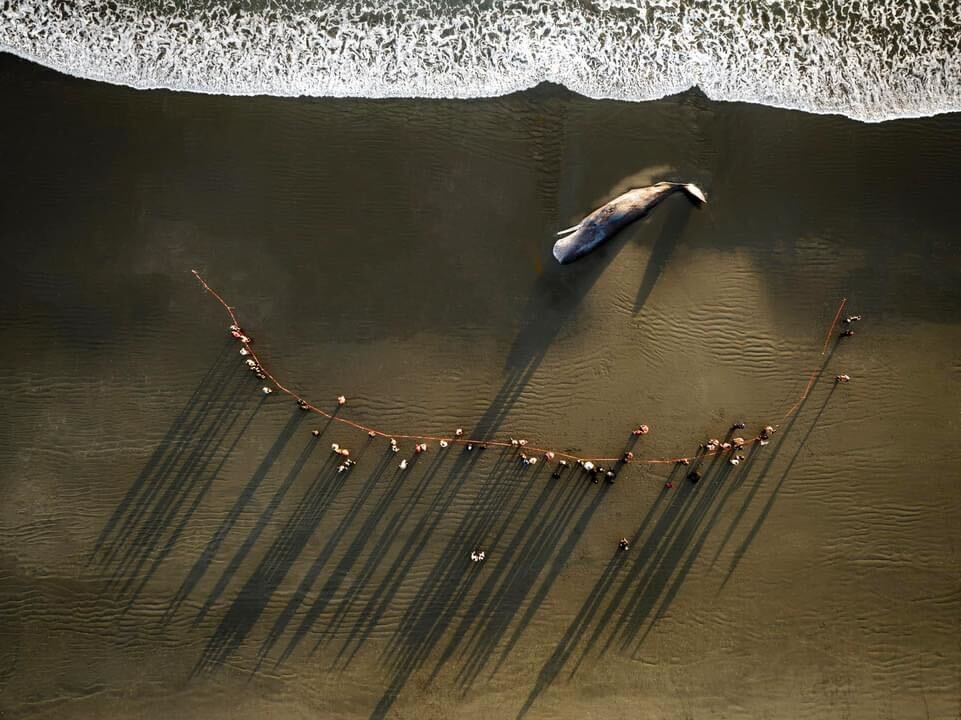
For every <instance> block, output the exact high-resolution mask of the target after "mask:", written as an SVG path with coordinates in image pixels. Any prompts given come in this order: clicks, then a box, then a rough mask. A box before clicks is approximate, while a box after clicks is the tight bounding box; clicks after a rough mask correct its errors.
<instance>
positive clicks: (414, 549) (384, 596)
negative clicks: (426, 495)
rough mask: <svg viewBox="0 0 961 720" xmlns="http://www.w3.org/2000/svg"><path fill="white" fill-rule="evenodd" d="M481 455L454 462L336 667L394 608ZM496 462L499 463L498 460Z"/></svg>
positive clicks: (386, 539)
mask: <svg viewBox="0 0 961 720" xmlns="http://www.w3.org/2000/svg"><path fill="white" fill-rule="evenodd" d="M488 452H489V451H488ZM479 456H480V451H478V450H475V451H474V452H467V451H464V452H462V453H461V454H460V455H459V457H458V458H457V459H456V460H455V463H454V467H453V468H452V469H451V470H450V472H449V473H448V474H447V477H446V478H445V480H444V482H443V484H442V485H441V486H440V488H438V490H437V492H436V493H435V494H434V496H433V497H432V499H431V501H430V503H429V504H428V506H427V508H426V510H425V511H424V512H423V513H422V514H421V516H420V518H419V520H418V521H417V523H416V524H415V525H414V527H413V528H412V530H411V533H410V537H409V539H408V541H407V542H406V543H405V544H404V546H403V547H402V548H401V550H400V552H399V553H398V555H397V557H396V558H395V559H394V561H393V562H392V563H391V565H390V567H389V568H388V569H387V572H386V575H385V577H384V578H383V579H382V580H381V583H380V585H379V587H378V588H377V589H376V591H375V592H374V593H373V594H372V596H371V598H370V600H369V601H368V602H367V603H365V605H364V607H363V608H362V609H361V610H360V612H359V615H358V618H357V620H355V622H354V624H353V626H352V627H351V630H350V631H349V633H348V636H347V639H346V640H345V641H344V644H343V647H342V648H341V650H340V651H339V652H338V655H337V658H336V659H335V661H334V664H335V665H338V664H339V665H340V666H341V667H346V666H348V665H349V664H350V663H351V661H352V660H353V658H354V656H355V655H356V654H357V652H358V651H359V650H360V648H361V647H362V646H363V644H364V642H365V641H366V640H367V639H368V638H369V637H370V636H371V634H372V633H373V632H374V630H375V628H376V627H377V625H378V624H379V622H380V620H381V619H382V618H383V616H384V614H385V613H386V612H387V610H388V609H389V608H390V607H391V605H392V603H393V601H394V598H395V597H396V595H397V593H398V591H399V590H400V588H401V586H402V584H403V582H404V580H405V578H407V577H408V576H409V573H410V571H411V569H412V568H413V566H414V563H415V562H416V561H417V558H418V557H420V556H421V554H422V553H423V552H424V550H425V549H426V547H427V545H428V542H429V541H430V538H431V537H432V536H433V534H434V532H435V530H436V529H437V527H438V525H439V524H440V522H441V520H442V519H443V517H444V515H445V514H446V512H447V510H448V509H449V508H450V507H451V505H452V504H453V502H454V499H455V498H456V497H457V494H458V492H459V491H460V489H461V487H462V483H463V480H464V479H465V478H466V477H467V475H468V473H469V472H470V470H471V469H472V468H473V466H474V463H475V462H476V461H477V460H478V459H479ZM497 462H500V461H499V460H498V461H497ZM428 474H429V473H428ZM427 484H428V483H427V480H426V479H425V482H424V483H423V484H422V485H421V487H420V490H419V492H417V493H415V495H414V497H412V498H411V499H410V500H408V502H407V504H406V506H405V508H402V509H401V510H400V511H399V512H398V513H397V514H396V515H395V516H394V518H393V519H392V520H391V522H389V523H388V524H387V525H386V526H385V528H384V530H383V532H382V534H381V537H380V539H379V540H378V542H377V544H376V546H378V547H388V546H389V543H390V540H391V538H392V537H394V535H395V534H396V533H397V532H399V530H400V528H401V527H402V526H403V525H404V523H405V522H406V520H407V519H409V517H411V516H412V514H413V510H414V508H415V506H416V504H417V502H418V500H419V498H420V494H422V493H423V491H424V490H425V489H426V487H427ZM382 557H383V556H382V555H379V554H377V555H374V556H373V557H372V558H370V559H369V560H368V563H367V566H366V567H365V568H364V572H366V573H368V574H369V575H372V574H373V572H374V570H375V569H376V566H377V565H378V564H379V563H380V561H381V558H382ZM359 591H360V588H359V587H358V588H357V590H356V592H359ZM320 643H321V639H318V641H317V643H316V644H315V645H314V648H313V649H312V650H311V654H313V653H314V652H316V651H317V649H318V648H319V647H320Z"/></svg>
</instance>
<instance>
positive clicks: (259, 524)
mask: <svg viewBox="0 0 961 720" xmlns="http://www.w3.org/2000/svg"><path fill="white" fill-rule="evenodd" d="M316 447H317V440H316V439H315V438H310V439H309V440H308V441H307V442H306V444H305V445H304V447H303V448H302V449H301V451H300V454H299V455H298V456H297V459H296V460H294V462H293V464H292V465H291V467H290V470H288V472H287V476H286V477H285V478H284V480H283V482H281V483H280V486H279V487H278V488H277V490H275V491H274V494H273V497H271V498H270V502H268V503H267V506H266V507H265V508H264V509H263V510H262V511H261V513H260V515H259V516H258V517H257V520H256V522H254V524H253V527H251V528H250V531H249V532H248V533H247V537H246V538H245V539H244V541H243V542H242V543H241V544H240V546H239V547H238V548H237V550H236V551H235V552H234V555H233V557H232V558H231V559H230V562H229V563H227V565H226V567H225V568H224V570H223V572H222V573H221V574H220V578H219V579H218V580H217V582H216V584H215V585H214V587H213V589H212V590H211V591H210V592H209V593H208V594H207V599H206V600H204V604H203V606H202V607H201V608H200V610H199V611H198V612H197V617H196V618H195V619H194V625H198V624H200V623H201V622H203V620H204V618H205V617H206V616H207V613H208V612H210V609H211V608H212V607H213V606H214V604H215V603H216V602H217V600H219V599H220V596H221V595H222V594H223V592H224V591H225V590H226V589H227V586H228V585H229V584H230V581H231V580H232V579H233V577H234V574H235V573H236V572H237V570H238V569H239V568H240V566H241V564H242V563H243V561H244V559H245V558H246V557H247V555H248V553H250V551H251V550H253V549H254V547H255V546H256V545H257V542H258V541H259V540H260V536H261V535H262V534H263V533H264V531H265V530H266V529H267V528H268V527H269V525H270V522H271V520H272V519H273V516H274V514H275V513H276V512H277V509H278V508H279V507H280V504H281V503H282V502H283V500H284V498H285V497H286V496H287V493H288V492H289V491H290V489H291V488H292V487H293V486H294V483H295V482H296V481H297V478H298V477H300V473H301V471H302V470H303V469H304V466H305V465H306V464H307V461H308V460H309V459H310V456H311V454H312V453H313V451H314V449H315V448H316Z"/></svg>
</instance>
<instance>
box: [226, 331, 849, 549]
mask: <svg viewBox="0 0 961 720" xmlns="http://www.w3.org/2000/svg"><path fill="white" fill-rule="evenodd" d="M859 320H861V315H849V316H847V317H846V318H845V319H844V325H845V326H846V327H845V328H844V329H843V330H842V331H841V337H842V338H847V337H852V336H853V335H854V330H853V329H851V327H850V326H851V325H852V324H853V323H855V322H857V321H859ZM229 330H230V334H231V336H232V337H233V338H235V339H236V340H238V341H239V342H240V344H241V349H240V354H241V356H242V357H244V358H245V363H246V365H247V367H248V369H249V370H250V371H251V372H252V373H253V374H255V375H256V376H257V378H258V379H260V380H264V379H266V378H267V373H266V371H265V370H264V369H263V367H262V366H261V365H260V364H259V363H258V362H257V360H256V359H255V357H251V356H252V355H253V353H252V352H251V351H250V349H249V346H250V345H251V344H252V343H253V339H252V338H251V337H250V336H249V335H247V334H246V333H245V332H244V330H243V328H241V327H240V326H239V325H237V324H236V323H233V324H231V325H230V328H229ZM834 382H835V383H848V382H851V376H850V375H848V374H846V373H842V374H839V375H835V376H834ZM261 390H262V392H263V394H264V395H271V394H272V393H273V392H274V390H273V388H272V387H270V386H269V385H264V386H263V387H262V388H261ZM295 402H296V403H297V407H298V408H299V409H300V410H303V411H309V410H312V409H313V408H312V407H311V406H310V405H309V404H308V403H307V401H305V400H303V399H301V398H295ZM346 404H347V398H346V396H344V395H338V396H337V406H338V408H340V407H343V406H344V405H346ZM745 427H746V426H745V424H744V423H742V422H736V423H734V425H732V427H731V430H730V433H729V434H728V437H729V438H730V440H724V441H722V440H719V439H718V438H710V439H709V440H708V441H707V442H705V443H702V444H701V445H700V446H699V450H700V451H701V452H703V453H704V454H705V455H708V454H714V453H717V452H721V453H726V452H730V453H731V457H730V458H729V459H728V462H729V463H730V464H731V465H734V466H737V465H739V464H740V463H741V462H743V461H744V460H745V455H744V454H743V453H742V452H741V451H742V450H743V448H744V446H745V445H746V441H745V440H744V438H743V437H741V436H735V437H731V436H732V435H734V434H735V433H736V432H737V431H739V430H744V429H745ZM649 432H650V427H649V426H647V425H638V426H637V427H636V428H634V429H633V430H632V431H631V435H633V436H634V437H639V436H642V435H647V434H648V433H649ZM774 432H775V428H774V426H772V425H766V426H765V427H764V428H763V429H762V430H761V431H760V433H758V435H757V437H756V438H755V441H756V442H757V443H758V444H759V445H767V444H768V443H769V442H770V440H771V436H772V435H773V434H774ZM311 434H312V435H313V436H314V437H320V434H321V433H320V431H319V430H312V431H311ZM378 435H379V433H377V432H376V431H374V430H370V431H369V432H368V436H369V437H370V438H376V437H377V436H378ZM463 436H464V430H463V429H462V428H457V429H456V430H455V431H454V439H456V440H457V441H461V439H462V438H463ZM450 442H451V441H448V440H446V439H442V440H440V441H439V442H438V445H439V446H440V447H441V448H442V449H443V448H447V447H449V446H450ZM389 443H390V445H389V447H390V451H391V452H393V453H397V452H399V451H400V447H399V446H398V444H397V440H396V439H394V438H389ZM510 444H511V447H512V448H515V449H517V450H519V451H520V452H519V453H518V455H519V458H520V461H521V463H522V464H523V465H524V466H525V467H529V466H533V465H536V464H537V462H538V457H537V456H536V455H534V454H529V453H528V452H526V451H524V448H525V447H526V446H527V444H528V443H527V440H524V439H516V438H513V437H511V438H510ZM475 446H476V447H477V448H479V449H482V450H483V449H486V448H487V444H486V443H477V444H475V443H467V444H466V445H465V448H464V449H465V450H467V451H472V450H474V448H475ZM427 450H428V446H427V443H426V442H421V443H417V444H415V446H414V453H415V454H416V455H420V454H421V453H424V452H427ZM331 451H332V452H333V453H334V454H336V455H338V456H340V457H341V458H342V462H341V463H340V464H339V465H338V466H337V472H338V473H343V472H346V471H347V470H349V469H350V468H351V467H353V466H354V465H356V464H357V461H356V460H354V459H353V458H351V457H350V450H348V449H347V448H345V447H341V446H340V445H339V444H338V443H332V444H331ZM543 457H544V460H546V461H547V462H548V463H551V462H553V461H554V459H555V453H554V452H552V451H550V450H548V451H547V452H545V453H544V456H543ZM633 459H634V453H633V452H631V451H627V452H625V453H624V455H623V457H622V458H621V464H627V463H629V462H631V461H632V460H633ZM676 463H677V464H678V465H690V458H680V459H678V460H677V461H676ZM577 464H578V466H580V467H581V468H582V469H583V470H584V471H585V472H586V473H587V474H588V475H589V477H590V478H591V482H593V483H597V482H599V480H600V478H602V477H603V478H604V480H605V481H606V482H607V483H609V484H613V483H614V480H615V478H616V477H617V473H616V471H615V469H614V468H610V467H603V466H600V465H597V464H595V463H594V462H593V461H591V460H578V461H577ZM569 466H570V464H569V463H568V461H567V460H563V459H561V460H558V462H557V465H556V466H555V467H554V470H553V472H552V473H551V478H552V479H555V480H556V479H559V478H560V477H561V476H562V475H563V473H564V472H565V471H566V470H567V468H568V467H569ZM397 467H398V469H399V470H406V469H407V468H408V467H409V462H408V460H407V459H406V458H405V459H403V460H401V461H400V463H399V464H398V466H397ZM687 479H688V480H689V481H690V482H691V483H694V484H696V483H697V482H698V481H699V480H700V479H701V473H700V472H699V471H698V470H697V469H696V468H695V469H693V470H691V471H690V472H689V473H688V475H687ZM664 486H665V488H667V489H672V488H673V487H674V483H673V482H672V481H671V480H670V479H668V481H667V482H665V484H664ZM618 549H619V550H621V551H626V550H629V549H630V541H629V540H628V539H627V538H626V537H623V538H621V539H620V540H619V541H618ZM485 558H486V553H485V552H484V551H483V550H479V549H475V550H473V551H471V554H470V559H471V561H472V562H475V563H479V562H483V561H484V559H485Z"/></svg>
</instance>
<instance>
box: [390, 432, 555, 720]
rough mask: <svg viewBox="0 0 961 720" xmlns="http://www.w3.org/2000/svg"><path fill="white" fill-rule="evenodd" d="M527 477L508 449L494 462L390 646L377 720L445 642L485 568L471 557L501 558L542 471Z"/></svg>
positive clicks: (404, 616) (403, 616)
mask: <svg viewBox="0 0 961 720" xmlns="http://www.w3.org/2000/svg"><path fill="white" fill-rule="evenodd" d="M540 467H543V466H540ZM522 472H523V470H522V466H521V463H520V462H519V459H518V457H517V455H516V454H515V453H514V452H512V451H510V450H506V451H504V452H502V453H501V457H500V458H498V460H497V461H496V462H495V465H494V468H493V469H492V470H491V472H490V474H489V475H488V482H487V483H485V484H484V485H485V486H484V487H482V488H481V489H480V491H479V492H477V493H476V494H475V495H474V498H473V500H472V502H471V506H470V508H469V509H468V511H467V512H466V513H464V515H463V517H462V519H461V520H460V522H459V523H458V527H457V528H456V529H455V530H454V532H453V534H452V536H451V538H450V540H449V541H448V542H447V544H446V545H445V547H444V548H443V549H442V551H441V553H440V556H439V557H438V559H437V561H436V562H435V564H434V566H433V568H432V569H431V570H430V571H429V572H428V575H427V578H426V579H425V581H424V582H423V583H422V584H421V586H420V588H419V589H418V591H417V592H416V593H415V597H414V599H413V601H412V602H411V603H410V605H409V606H408V608H407V610H406V611H405V612H404V614H403V615H402V617H401V620H400V624H399V627H398V630H397V632H396V633H395V635H394V637H393V638H392V639H391V641H390V642H389V643H388V646H387V648H386V650H385V652H384V655H383V657H382V659H383V661H384V662H385V664H387V665H388V667H390V669H391V672H392V678H391V681H390V684H389V686H388V687H387V688H386V689H385V691H384V693H383V695H382V696H381V699H380V701H379V702H378V703H377V706H376V707H375V708H374V711H373V712H372V713H371V717H372V718H383V717H386V715H387V713H388V711H389V710H390V708H391V706H392V705H393V703H394V701H395V700H396V698H397V696H398V695H399V694H400V691H401V690H402V689H403V687H404V686H405V685H406V683H407V680H408V679H409V678H410V676H411V675H412V674H413V673H414V672H415V671H416V670H418V669H419V668H420V667H421V666H422V664H423V662H424V661H425V660H426V659H427V657H428V656H429V655H430V653H431V652H432V651H433V649H434V647H435V646H436V645H437V643H438V642H439V641H440V640H441V638H442V637H443V635H444V633H445V632H446V630H447V629H448V627H449V626H450V623H451V621H452V619H453V618H454V617H455V615H456V613H457V611H458V609H459V608H460V606H461V605H462V603H463V602H464V600H465V598H466V597H467V596H468V595H469V594H470V591H471V588H472V587H473V585H474V583H475V582H476V581H477V578H478V577H480V575H481V572H480V570H481V568H479V567H478V566H477V564H476V563H471V562H470V561H469V559H468V554H469V552H470V551H471V550H472V549H473V548H475V547H479V546H480V547H484V548H485V549H487V551H488V552H489V554H490V555H491V556H492V557H493V556H494V555H495V554H496V552H497V548H499V547H500V540H501V538H502V537H503V535H504V533H505V532H506V531H507V528H508V527H509V526H510V523H511V522H512V520H513V517H514V515H515V514H516V513H517V511H518V508H519V507H521V505H522V504H523V502H524V498H525V497H526V496H527V495H528V494H529V492H530V490H531V489H532V487H533V486H534V484H535V483H536V481H537V477H538V472H537V471H534V472H528V473H527V478H526V480H525V481H523V482H518V480H520V479H521V477H522V475H521V474H522ZM505 509H506V510H505Z"/></svg>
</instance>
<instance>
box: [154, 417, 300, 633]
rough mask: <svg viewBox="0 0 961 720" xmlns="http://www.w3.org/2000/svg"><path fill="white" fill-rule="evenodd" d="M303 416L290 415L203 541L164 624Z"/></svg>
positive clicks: (201, 574) (205, 567)
mask: <svg viewBox="0 0 961 720" xmlns="http://www.w3.org/2000/svg"><path fill="white" fill-rule="evenodd" d="M303 415H304V413H302V412H301V411H299V410H297V411H294V413H293V414H292V415H291V416H290V418H289V419H288V421H287V424H286V425H285V426H284V427H283V429H282V430H281V431H280V434H279V435H278V436H277V438H276V439H275V440H274V442H273V444H272V445H271V447H270V448H269V449H268V450H267V453H266V454H265V455H264V457H263V458H262V459H261V461H260V463H259V464H258V466H257V468H256V469H255V470H254V472H253V474H252V475H251V477H250V479H249V480H248V481H247V484H246V485H245V486H244V487H243V488H242V489H241V491H240V494H239V495H238V496H237V499H236V500H235V501H234V504H233V505H232V506H231V508H230V510H228V511H227V514H226V516H225V517H224V519H223V520H222V521H221V523H220V525H219V526H218V528H217V529H216V530H215V531H214V533H213V535H212V536H211V538H210V540H208V541H207V544H206V545H205V546H204V549H203V551H202V552H201V553H200V556H199V557H198V558H197V560H196V561H194V564H193V566H192V567H191V568H190V571H189V572H188V573H187V576H186V577H185V578H184V580H183V582H182V583H181V584H180V587H179V588H178V589H177V592H176V593H175V594H174V597H173V598H171V600H170V603H169V605H168V607H167V610H166V612H165V613H164V618H163V622H164V623H169V622H170V621H171V620H172V619H173V617H174V615H175V614H176V613H177V611H178V610H179V608H180V606H181V605H182V604H183V602H184V601H185V600H186V599H187V598H188V597H189V596H190V594H191V593H192V592H193V591H194V589H195V588H196V587H197V584H198V583H199V582H200V581H201V579H202V578H203V577H204V575H205V574H206V573H207V570H208V568H209V567H210V565H211V563H212V562H213V560H214V558H215V557H216V555H217V552H218V551H219V550H220V547H221V545H223V543H224V541H225V540H226V539H227V536H228V535H229V534H230V531H231V530H232V529H233V527H234V525H236V524H237V521H238V520H239V519H240V517H241V515H242V514H243V512H244V510H245V509H246V508H247V506H248V505H249V504H250V502H251V501H252V500H253V497H254V495H255V494H256V492H257V489H258V488H259V487H260V484H261V483H262V482H263V480H264V478H265V477H266V476H267V473H268V472H269V471H270V469H271V468H272V467H273V465H274V463H275V462H276V461H277V459H278V458H279V457H280V454H281V453H282V452H283V449H284V447H286V445H287V443H288V442H289V441H290V439H291V438H292V437H293V435H294V433H295V432H296V430H297V428H298V426H299V425H300V423H301V421H302V420H303Z"/></svg>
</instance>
